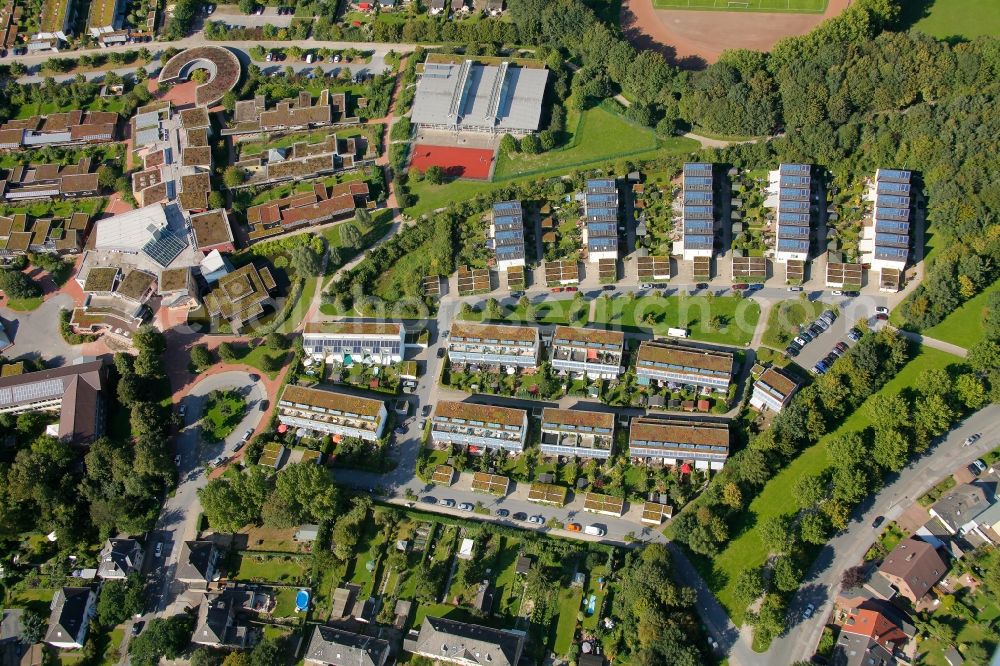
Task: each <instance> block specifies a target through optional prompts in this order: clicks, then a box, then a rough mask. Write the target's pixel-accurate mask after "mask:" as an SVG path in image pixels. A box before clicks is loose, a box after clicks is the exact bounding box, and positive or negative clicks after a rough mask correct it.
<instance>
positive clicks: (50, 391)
mask: <svg viewBox="0 0 1000 666" xmlns="http://www.w3.org/2000/svg"><path fill="white" fill-rule="evenodd" d="M9 390H10V400H8V401H7V402H11V401H12V402H14V403H20V402H35V401H36V400H46V399H50V398H58V397H60V396H61V395H62V394H63V383H62V380H61V379H46V380H43V381H40V382H32V383H30V384H21V385H20V386H13V387H11V388H10V389H9Z"/></svg>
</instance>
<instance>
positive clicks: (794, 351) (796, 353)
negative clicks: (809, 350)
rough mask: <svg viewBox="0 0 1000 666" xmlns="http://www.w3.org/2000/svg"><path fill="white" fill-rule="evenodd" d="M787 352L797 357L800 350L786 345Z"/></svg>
mask: <svg viewBox="0 0 1000 666" xmlns="http://www.w3.org/2000/svg"><path fill="white" fill-rule="evenodd" d="M785 353H786V354H788V355H789V356H791V357H792V358H795V357H796V356H798V355H799V350H798V349H797V348H795V347H792V346H788V347H785Z"/></svg>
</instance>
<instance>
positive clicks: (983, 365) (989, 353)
mask: <svg viewBox="0 0 1000 666" xmlns="http://www.w3.org/2000/svg"><path fill="white" fill-rule="evenodd" d="M966 361H967V362H968V363H969V365H970V366H972V368H973V369H974V370H977V371H979V372H983V373H989V372H992V371H993V370H996V369H997V368H1000V344H998V343H997V342H996V341H994V340H981V341H980V342H977V343H976V344H974V345H972V347H970V348H969V355H968V356H967V357H966Z"/></svg>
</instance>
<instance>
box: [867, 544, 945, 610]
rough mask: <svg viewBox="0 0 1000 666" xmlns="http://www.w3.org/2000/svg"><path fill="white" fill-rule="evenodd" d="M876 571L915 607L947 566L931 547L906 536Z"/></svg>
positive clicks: (940, 577) (941, 575) (943, 573)
mask: <svg viewBox="0 0 1000 666" xmlns="http://www.w3.org/2000/svg"><path fill="white" fill-rule="evenodd" d="M878 571H879V573H880V574H881V575H882V576H883V577H884V578H885V579H886V580H888V581H889V583H890V585H892V587H893V588H894V589H895V590H897V592H898V593H899V594H901V595H903V596H904V597H906V598H907V599H909V600H910V601H911V602H912V603H914V604H915V603H917V602H918V601H920V600H921V599H922V598H923V597H924V595H925V594H927V592H928V590H930V589H931V588H932V587H934V585H935V584H936V583H937V582H938V581H939V580H941V579H942V578H943V577H944V575H945V574H946V573H948V567H947V566H946V565H945V563H944V560H942V559H941V556H940V555H938V552H937V549H936V548H934V546H932V545H931V544H929V543H927V542H926V541H921V540H920V539H914V538H912V537H910V538H907V539H903V540H902V541H900V542H899V543H898V544H897V545H896V547H895V548H893V549H892V551H891V552H890V553H889V554H888V555H887V556H886V558H885V560H883V562H882V566H880V567H879V568H878Z"/></svg>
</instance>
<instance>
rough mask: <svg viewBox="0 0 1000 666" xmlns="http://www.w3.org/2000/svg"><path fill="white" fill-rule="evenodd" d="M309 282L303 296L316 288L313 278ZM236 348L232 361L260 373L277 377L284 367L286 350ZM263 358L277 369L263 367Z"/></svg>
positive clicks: (262, 346) (272, 377) (286, 356)
mask: <svg viewBox="0 0 1000 666" xmlns="http://www.w3.org/2000/svg"><path fill="white" fill-rule="evenodd" d="M309 283H312V284H313V285H314V286H313V288H312V289H311V290H309V289H308V288H307V289H305V290H303V296H305V293H306V291H310V292H314V291H315V290H316V287H315V283H316V280H313V279H312V278H310V279H309V280H307V281H306V285H307V287H308V284H309ZM309 298H310V299H311V298H312V294H311V293H310V294H309ZM302 316H305V313H303V314H302V315H300V318H301V317H302ZM281 328H282V330H284V326H282V327H281ZM236 350H237V357H236V359H234V360H233V361H232V362H233V363H242V364H244V365H249V366H250V367H252V368H256V369H258V370H260V371H261V373H263V374H265V375H267V376H268V377H270V378H271V379H274V378H275V377H277V376H278V373H279V372H281V368H283V367H284V364H285V361H286V360H287V358H288V354H289V352H288V351H284V350H274V349H268V348H267V347H265V346H264V345H259V346H257V347H254V348H253V349H250V350H248V349H247V348H246V347H245V346H237V347H236ZM265 358H269V359H271V361H270V362H272V363H275V364H276V365H274V366H272V367H276V368H278V369H277V370H265V369H264V367H265V365H266V363H267V362H268V361H265ZM222 362H223V363H227V362H228V361H222Z"/></svg>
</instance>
